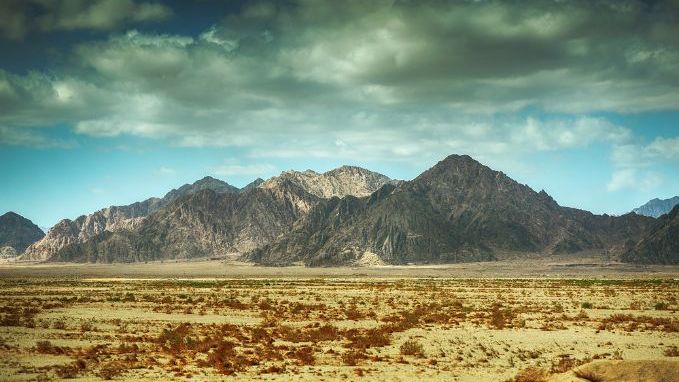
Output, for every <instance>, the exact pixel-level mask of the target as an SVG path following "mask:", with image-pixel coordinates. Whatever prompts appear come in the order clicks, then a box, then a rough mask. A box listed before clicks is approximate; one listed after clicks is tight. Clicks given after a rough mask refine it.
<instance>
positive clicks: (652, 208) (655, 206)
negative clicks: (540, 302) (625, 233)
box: [632, 196, 679, 218]
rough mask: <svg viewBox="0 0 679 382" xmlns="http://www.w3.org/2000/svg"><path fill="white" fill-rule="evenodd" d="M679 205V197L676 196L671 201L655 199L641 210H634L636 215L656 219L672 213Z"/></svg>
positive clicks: (640, 208)
mask: <svg viewBox="0 0 679 382" xmlns="http://www.w3.org/2000/svg"><path fill="white" fill-rule="evenodd" d="M677 204H679V196H675V197H673V198H669V199H658V198H655V199H653V200H650V201H649V202H648V203H646V204H644V205H643V206H641V207H639V208H635V209H633V210H632V212H634V213H635V214H638V215H644V216H651V217H654V218H657V217H660V216H661V215H665V214H666V213H668V212H670V211H671V210H672V208H674V206H676V205H677Z"/></svg>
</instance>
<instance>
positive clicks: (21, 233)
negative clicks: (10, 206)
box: [0, 212, 45, 257]
mask: <svg viewBox="0 0 679 382" xmlns="http://www.w3.org/2000/svg"><path fill="white" fill-rule="evenodd" d="M43 236H45V233H44V232H43V231H42V230H41V229H40V228H39V227H38V226H37V225H35V224H33V222H32V221H30V220H28V219H26V218H25V217H23V216H21V215H19V214H17V213H14V212H7V213H6V214H4V215H2V216H0V249H1V252H2V254H1V255H0V256H2V257H12V256H16V254H17V253H21V252H23V251H24V250H25V249H26V248H27V247H28V246H30V245H31V244H33V243H35V242H36V241H38V240H40V239H42V237H43Z"/></svg>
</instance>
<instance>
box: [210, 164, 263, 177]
mask: <svg viewBox="0 0 679 382" xmlns="http://www.w3.org/2000/svg"><path fill="white" fill-rule="evenodd" d="M275 171H276V166H273V165H271V164H239V163H237V162H232V161H227V163H225V164H223V165H220V166H218V167H215V168H214V169H213V170H212V173H213V174H215V175H221V176H233V175H257V176H260V177H265V176H266V175H268V174H271V173H273V172H275Z"/></svg>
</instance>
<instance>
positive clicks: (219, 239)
mask: <svg viewBox="0 0 679 382" xmlns="http://www.w3.org/2000/svg"><path fill="white" fill-rule="evenodd" d="M317 202H318V198H317V197H316V196H314V195H311V194H309V193H307V192H306V191H305V190H304V189H302V188H301V187H299V186H298V185H296V184H293V183H291V182H282V183H280V184H279V186H278V187H275V188H274V187H272V188H252V189H250V190H249V191H246V192H242V193H217V192H215V191H212V190H201V191H198V192H196V193H193V194H190V195H187V196H184V197H181V198H179V199H177V200H175V201H173V202H172V203H170V204H169V205H168V206H166V207H164V208H162V209H160V210H158V211H157V212H156V213H154V214H152V215H150V216H149V217H148V218H147V219H145V220H144V221H143V222H142V223H141V224H140V225H139V226H137V227H134V228H133V229H129V230H120V231H116V232H110V231H106V232H103V233H101V234H99V235H97V236H95V237H92V238H90V239H89V240H87V241H84V242H80V243H74V244H71V245H68V246H65V247H64V248H62V249H60V250H59V251H58V252H57V253H56V254H55V255H54V256H52V257H51V259H50V260H53V261H76V262H133V261H147V260H160V259H188V258H196V257H206V256H218V255H224V254H227V253H233V252H239V251H248V250H252V249H254V248H256V247H258V246H261V245H264V244H266V243H268V242H270V241H272V240H273V239H275V238H276V237H277V236H279V235H280V234H282V233H283V232H285V231H286V230H288V229H289V227H290V226H292V224H293V223H294V222H295V221H296V220H297V219H299V218H300V217H301V216H302V215H304V214H306V213H308V211H309V210H310V209H311V207H312V206H313V205H315V204H316V203H317Z"/></svg>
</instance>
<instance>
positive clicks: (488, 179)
mask: <svg viewBox="0 0 679 382" xmlns="http://www.w3.org/2000/svg"><path fill="white" fill-rule="evenodd" d="M652 222H653V219H651V218H647V217H643V216H638V215H635V214H629V215H626V216H623V217H611V216H606V215H604V216H597V215H593V214H591V213H589V212H586V211H581V210H577V209H572V208H564V207H561V206H559V205H558V204H557V203H556V202H555V201H554V200H553V199H552V198H551V197H550V196H549V195H547V194H546V193H545V192H544V191H541V192H539V193H538V192H535V191H533V190H532V189H530V188H529V187H528V186H525V185H522V184H519V183H517V182H515V181H514V180H512V179H511V178H509V177H508V176H506V175H505V174H503V173H501V172H497V171H493V170H491V169H489V168H488V167H486V166H483V165H481V164H480V163H478V162H476V161H475V160H473V159H472V158H470V157H468V156H458V155H451V156H449V157H448V158H446V159H445V160H443V161H441V162H439V163H438V164H437V165H435V166H434V167H432V168H431V169H429V170H427V171H425V172H424V173H422V174H421V175H420V176H418V177H417V178H415V179H414V180H412V181H409V182H403V183H401V184H399V185H398V186H394V185H385V186H384V187H382V188H381V189H380V190H378V191H377V192H375V193H373V194H372V195H370V196H368V197H363V198H356V197H345V198H342V199H340V198H337V197H335V198H331V199H327V200H324V201H322V202H321V203H319V204H318V205H317V206H316V207H315V208H314V209H313V210H312V211H310V213H309V214H308V215H307V216H306V217H305V218H304V219H302V220H300V221H298V222H296V224H295V225H294V227H293V228H292V229H291V231H290V232H289V233H287V234H286V235H284V236H282V237H280V238H279V239H277V240H276V241H274V242H273V243H271V244H268V245H266V246H264V247H262V248H258V249H256V250H254V251H251V252H250V253H248V254H247V255H246V257H247V258H248V259H251V260H253V261H256V262H260V263H264V264H276V265H280V264H288V263H291V262H296V261H302V262H304V263H305V264H307V265H312V266H314V265H321V266H322V265H335V264H351V263H354V262H357V261H360V260H361V259H362V258H363V257H364V256H371V257H374V256H375V255H376V256H377V257H378V258H379V259H380V260H381V261H383V262H385V263H392V264H403V263H410V262H436V263H443V262H461V261H476V260H490V259H495V258H498V257H499V256H502V255H504V254H508V253H564V252H577V251H581V250H590V249H591V250H611V249H614V250H615V249H619V248H622V247H623V245H624V241H625V240H628V239H629V238H637V237H640V235H641V233H643V232H644V230H645V229H646V228H647V227H648V226H650V224H651V223H652Z"/></svg>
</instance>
